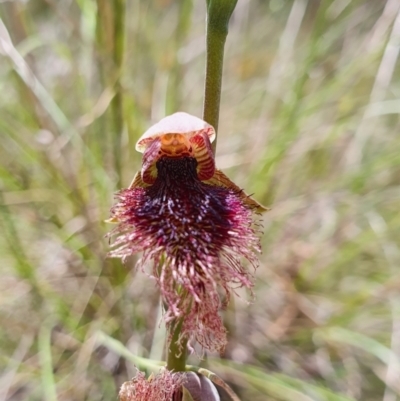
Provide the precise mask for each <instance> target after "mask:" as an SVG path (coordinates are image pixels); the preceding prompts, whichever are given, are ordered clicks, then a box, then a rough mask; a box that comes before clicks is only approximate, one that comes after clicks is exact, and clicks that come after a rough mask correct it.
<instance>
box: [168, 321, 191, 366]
mask: <svg viewBox="0 0 400 401" xmlns="http://www.w3.org/2000/svg"><path fill="white" fill-rule="evenodd" d="M182 323H183V320H182V319H181V320H179V321H177V322H176V323H175V324H174V325H171V329H170V332H169V335H170V337H171V340H170V343H169V344H168V350H167V353H168V355H167V369H168V370H172V371H174V372H184V371H185V370H186V368H185V367H186V353H187V339H185V340H184V341H182V340H180V341H179V336H180V333H181V329H182Z"/></svg>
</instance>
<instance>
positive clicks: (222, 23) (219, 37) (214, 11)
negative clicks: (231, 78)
mask: <svg viewBox="0 0 400 401" xmlns="http://www.w3.org/2000/svg"><path fill="white" fill-rule="evenodd" d="M206 3H207V33H206V46H207V56H206V57H207V63H206V82H205V95H204V108H203V119H204V120H205V121H207V122H208V123H209V124H211V125H212V126H213V127H214V128H215V131H217V130H218V120H219V107H220V100H221V86H222V67H223V62H224V47H225V41H226V37H227V36H228V24H229V20H230V18H231V15H232V13H233V10H234V9H235V7H236V3H237V0H206ZM216 146H217V139H215V141H214V143H213V151H214V153H215V149H216Z"/></svg>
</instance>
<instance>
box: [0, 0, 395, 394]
mask: <svg viewBox="0 0 400 401" xmlns="http://www.w3.org/2000/svg"><path fill="white" fill-rule="evenodd" d="M113 4H114V2H111V1H100V0H98V2H97V3H96V1H94V0H79V1H78V0H77V1H30V2H18V1H12V2H1V3H0V16H1V18H2V21H3V22H4V24H5V26H4V27H0V28H1V29H0V35H1V40H2V42H1V43H2V44H3V45H0V53H1V54H0V89H1V96H0V133H1V147H0V175H1V195H0V202H1V205H2V206H1V214H0V224H1V233H2V235H0V254H1V264H0V275H1V279H0V320H1V329H0V372H2V373H0V383H1V386H0V400H10V401H11V400H12V401H17V400H27V399H29V400H32V401H35V400H38V401H39V400H40V401H41V400H48V401H50V400H55V399H57V400H59V401H67V400H85V399H88V400H91V401H96V400H115V399H116V395H117V392H118V387H119V386H120V385H121V383H122V382H124V381H126V380H127V379H129V378H130V377H131V376H132V375H133V374H134V372H135V369H134V368H133V364H132V361H134V360H135V359H134V358H131V357H129V354H128V353H127V352H130V353H131V354H133V355H137V356H138V357H149V356H150V357H151V358H152V359H155V360H159V359H162V357H163V355H162V347H163V342H162V341H163V340H162V339H163V337H164V336H163V335H160V330H162V326H161V327H160V328H159V327H158V321H159V304H158V295H157V292H156V291H155V289H154V285H153V282H151V280H149V279H148V278H146V277H145V276H144V275H143V274H136V273H135V272H134V271H133V270H132V269H131V267H132V266H133V263H134V261H132V262H131V263H129V264H128V266H127V267H124V266H122V265H121V264H120V262H119V261H113V260H107V259H106V257H105V255H106V252H107V249H108V244H107V241H106V240H104V235H105V233H106V232H107V231H109V230H110V227H109V226H107V225H106V224H104V223H103V220H105V219H106V218H107V217H108V210H109V207H110V206H111V204H112V193H113V192H114V191H116V190H117V189H118V188H120V187H122V186H125V187H126V186H128V185H129V183H130V180H131V179H132V177H133V176H134V174H135V173H136V171H137V169H138V168H139V165H140V155H139V154H138V153H136V152H135V150H134V145H135V142H136V140H137V139H138V138H139V136H140V135H141V134H142V133H143V132H144V131H145V130H146V129H147V128H148V127H149V126H150V125H151V123H153V122H155V121H157V120H159V119H160V118H162V117H163V116H164V115H165V114H169V113H172V112H174V111H177V110H182V111H186V112H189V113H191V114H194V115H198V116H199V117H201V114H202V103H203V80H204V65H205V57H204V56H205V55H204V31H205V21H204V17H205V7H206V6H205V2H204V1H202V0H200V1H194V2H193V3H192V2H191V1H189V0H182V1H172V0H156V1H132V2H131V1H129V2H127V10H126V18H125V21H126V30H125V32H126V38H125V47H123V43H124V41H123V39H124V38H123V37H122V36H121V35H122V34H123V31H122V30H121V29H114V25H113V21H114V22H115V21H122V20H123V18H121V17H123V16H121V15H112V12H113V6H111V5H113ZM118 5H119V6H120V5H121V2H118V4H117V2H115V8H114V10H117V11H116V12H120V11H121V7H118ZM97 6H99V8H98V7H97ZM385 7H386V8H385ZM97 10H99V11H100V12H99V13H98V12H97ZM118 10H119V11H118ZM398 13H399V4H398V2H396V1H393V0H390V1H388V2H387V3H386V2H385V1H366V0H353V1H346V0H336V1H327V0H326V1H320V2H319V1H314V0H312V1H311V0H309V1H307V0H296V1H294V2H293V1H289V0H287V1H283V0H270V1H268V0H251V1H245V0H240V1H239V2H238V5H237V9H236V10H235V13H234V15H233V17H232V19H231V22H230V30H229V36H228V39H227V43H226V58H225V61H224V77H223V88H222V89H223V90H222V102H221V116H220V124H219V139H218V149H217V164H218V167H219V168H221V169H223V170H224V171H225V172H226V173H227V174H228V175H229V176H230V178H232V179H234V181H235V182H236V183H238V184H239V185H241V186H242V187H243V188H245V189H246V190H247V192H248V193H254V194H255V198H256V199H257V200H259V201H260V202H262V203H263V204H265V205H268V206H271V207H272V211H270V212H269V213H267V214H265V215H264V216H263V217H262V219H263V225H264V231H265V234H264V236H263V239H262V241H263V245H264V246H263V255H262V256H261V266H260V268H259V270H258V271H257V280H256V288H255V294H256V298H255V301H254V303H253V304H251V305H247V304H246V303H245V302H241V301H237V302H236V305H235V308H236V310H235V315H233V314H232V313H231V311H228V312H227V313H226V323H227V325H228V326H229V332H230V345H229V348H228V349H227V358H228V359H231V360H232V361H233V362H232V363H229V362H227V363H226V364H224V365H221V364H218V362H212V361H210V363H209V365H208V366H209V368H210V370H212V371H215V372H216V373H218V375H219V376H221V377H222V378H223V379H225V380H227V381H228V382H229V383H230V384H231V385H232V387H233V388H234V390H235V392H237V393H238V394H239V395H240V397H241V399H242V400H252V401H264V400H296V401H297V400H333V401H338V400H349V399H350V400H351V399H355V400H362V401H376V400H381V399H382V400H384V401H392V400H394V399H395V398H394V397H392V395H393V394H394V393H395V394H398V395H399V394H400V388H399V386H398V383H399V380H398V378H399V373H398V372H399V357H398V356H399V354H400V344H399V333H400V297H399V290H398V289H399V279H398V271H399V269H398V267H399V260H400V250H399V246H400V244H399V239H400V229H399V228H400V214H399V211H398V209H399V204H400V202H399V201H400V151H399V148H400V147H399V113H400V101H399V100H398V99H399V97H400V86H399V82H400V81H399V77H400V71H399V63H397V50H396V49H397V47H396V46H397V45H398V43H399V40H400V39H399V36H400V35H399V28H398V25H399V21H400V17H399V14H398ZM96 21H97V22H99V23H98V26H97V28H96ZM395 21H397V22H395ZM394 24H395V26H394ZM118 27H120V25H118ZM7 31H8V33H9V34H10V35H11V39H12V43H13V45H14V47H11V46H10V43H9V41H8V38H7ZM113 35H116V36H117V37H116V42H115V43H118V46H117V47H114V46H113V43H114V42H113V40H112V37H113ZM5 44H6V46H5ZM1 46H2V47H1ZM4 46H5V47H4ZM121 52H122V56H121ZM26 64H27V65H28V66H29V67H30V69H31V71H32V72H29V71H27V70H26ZM121 116H122V120H121V118H120V117H121ZM121 129H122V132H121ZM118 171H120V172H121V177H118ZM119 180H120V181H119ZM133 279H134V280H133ZM242 295H243V298H244V299H246V294H242ZM99 331H101V332H103V333H105V334H106V335H108V336H109V337H104V336H103V337H102V338H103V340H104V338H108V340H107V341H103V342H99V341H98V339H99V336H98V333H99ZM105 334H104V335H105ZM110 338H113V339H115V341H117V342H116V343H112V342H111V341H110ZM110 344H111V345H110ZM116 344H117V345H116ZM122 344H124V346H125V347H126V349H125V348H121V347H122ZM121 350H123V352H122V351H121ZM120 351H121V352H120ZM139 361H140V360H139ZM137 363H139V362H137ZM190 363H191V364H193V365H195V364H197V360H196V359H195V358H194V359H193V360H192V359H191V360H190Z"/></svg>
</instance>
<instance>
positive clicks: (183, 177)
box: [109, 112, 265, 351]
mask: <svg viewBox="0 0 400 401" xmlns="http://www.w3.org/2000/svg"><path fill="white" fill-rule="evenodd" d="M214 138H215V132H214V129H213V128H212V127H211V126H210V125H208V124H207V123H206V122H204V121H203V120H201V119H199V118H197V117H194V116H191V115H189V114H186V113H182V112H180V113H175V114H173V115H171V116H168V117H166V118H164V119H162V120H161V121H160V122H159V123H158V124H156V125H154V126H153V127H151V128H150V129H149V130H148V131H147V132H146V133H145V134H144V135H143V136H142V138H141V139H140V140H139V141H138V143H137V145H136V149H137V150H138V151H141V152H143V162H142V170H141V171H140V172H139V173H137V174H136V176H135V178H134V180H133V182H132V184H131V185H130V187H129V188H127V189H123V190H121V191H120V192H119V193H117V195H116V201H117V202H116V204H115V205H114V206H113V207H112V209H111V218H110V220H109V221H111V222H115V223H118V226H117V227H116V228H115V229H114V230H113V231H112V232H111V233H110V234H109V235H110V236H112V237H113V238H114V240H113V243H112V250H111V252H110V256H111V257H119V258H122V259H123V260H125V259H126V258H127V257H129V256H131V255H133V254H136V253H139V252H143V256H142V258H141V259H140V260H139V262H138V266H140V267H144V265H145V264H146V263H147V262H151V263H152V266H153V269H152V274H151V275H152V276H153V277H154V278H155V280H156V282H157V284H158V286H159V288H160V292H161V296H162V300H163V303H164V305H165V309H166V310H165V314H164V318H165V321H166V324H167V325H170V324H173V323H174V322H176V321H177V319H181V320H182V329H181V339H183V338H188V339H189V340H190V342H191V343H193V340H194V341H197V342H198V343H199V344H200V345H201V346H202V347H203V348H205V349H208V350H210V351H222V350H223V349H224V347H225V344H226V330H225V328H224V326H223V323H222V320H221V317H220V315H219V310H220V309H221V307H223V306H224V305H226V303H227V302H228V301H229V296H230V294H231V292H232V290H233V289H234V288H237V287H246V288H248V289H251V288H252V275H251V273H250V272H249V271H248V270H247V269H246V268H245V267H244V265H243V264H242V260H243V259H247V261H248V262H250V264H251V265H252V266H253V267H254V268H256V267H257V264H258V259H257V256H256V254H257V253H258V252H260V243H259V234H260V231H259V229H258V226H257V224H256V221H255V214H256V213H257V212H261V211H263V210H265V208H263V207H262V206H261V205H260V204H258V203H257V202H256V201H255V200H253V199H252V198H250V197H249V196H248V195H246V194H245V193H244V192H243V190H241V189H240V188H239V187H237V186H236V185H235V184H234V183H233V182H232V181H230V179H229V178H228V177H227V176H226V175H225V174H223V173H222V172H221V171H220V170H217V169H216V168H215V162H214V155H213V152H212V150H211V141H212V140H213V139H214ZM220 290H222V291H223V293H224V295H225V296H223V297H222V298H221V292H220Z"/></svg>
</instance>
